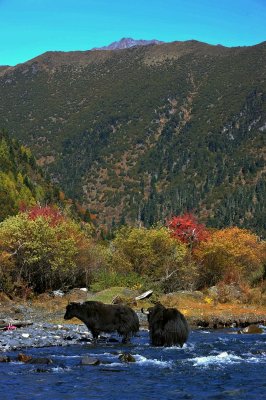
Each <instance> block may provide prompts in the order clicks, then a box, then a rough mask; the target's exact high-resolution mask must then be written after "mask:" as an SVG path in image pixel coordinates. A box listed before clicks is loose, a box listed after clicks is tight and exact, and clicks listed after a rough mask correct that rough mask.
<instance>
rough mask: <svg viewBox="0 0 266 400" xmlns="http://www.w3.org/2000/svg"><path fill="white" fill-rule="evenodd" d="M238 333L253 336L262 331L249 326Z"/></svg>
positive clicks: (254, 326)
mask: <svg viewBox="0 0 266 400" xmlns="http://www.w3.org/2000/svg"><path fill="white" fill-rule="evenodd" d="M238 333H244V334H249V333H250V334H255V333H263V329H262V328H260V327H259V326H257V325H249V326H247V327H246V328H244V329H241V330H240V331H238Z"/></svg>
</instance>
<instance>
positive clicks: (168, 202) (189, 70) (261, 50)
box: [0, 41, 266, 232]
mask: <svg viewBox="0 0 266 400" xmlns="http://www.w3.org/2000/svg"><path fill="white" fill-rule="evenodd" d="M265 44H266V42H262V43H261V44H258V45H256V46H250V47H234V48H228V47H224V46H214V45H208V44H205V43H202V42H197V41H188V42H172V43H163V44H160V45H158V46H157V45H152V46H133V47H130V48H128V49H124V50H121V51H118V52H117V51H105V50H102V51H100V50H98V51H86V52H68V53H64V52H59V53H53V52H48V53H45V54H44V55H41V56H38V57H37V58H35V59H33V60H29V61H28V62H27V63H24V64H20V65H18V66H17V67H12V68H11V69H6V70H4V72H2V74H1V75H0V87H1V92H0V124H1V125H0V126H3V127H4V128H6V129H8V130H9V131H10V133H11V134H12V135H13V136H14V137H16V138H17V139H19V140H20V141H21V142H22V143H25V144H27V145H29V146H31V147H32V148H33V151H34V153H35V154H36V156H37V157H38V159H39V162H41V163H42V164H43V165H44V166H45V168H46V170H47V173H49V174H51V176H52V177H53V180H55V181H56V182H59V183H60V184H62V186H63V190H64V191H65V192H66V193H67V195H69V196H70V197H76V198H78V199H79V200H81V201H82V202H83V203H84V205H85V206H86V207H88V208H90V210H91V211H92V212H94V213H96V214H97V216H98V220H99V221H100V222H102V223H104V222H106V223H108V224H111V223H112V220H114V221H115V222H118V221H124V220H126V221H127V222H132V223H144V224H145V225H151V224H153V223H155V222H156V221H162V220H164V219H165V218H167V217H168V216H169V215H171V214H172V215H173V214H176V213H181V212H183V211H187V210H188V211H191V210H193V211H195V212H196V213H197V214H198V215H199V216H200V217H201V218H202V219H203V220H206V221H207V222H208V223H209V225H211V226H223V225H226V224H227V225H228V224H229V225H230V224H232V223H235V224H239V225H240V226H246V227H249V228H250V227H251V228H252V229H257V228H256V226H258V230H259V231H260V232H263V231H265V230H266V227H265V226H263V222H260V221H259V220H263V218H264V215H265V206H264V205H263V204H262V198H263V196H264V195H265V193H266V189H265V176H264V173H265V159H266V156H265V154H266V150H265V148H266V145H265V134H264V132H265V131H264V130H263V129H264V128H263V127H264V124H266V119H265V115H266V110H265V108H266V101H265V98H266V97H265V96H266V95H265V92H266V88H265V82H266V77H265V67H264V65H265V61H266V46H265ZM44 105H45V106H44ZM154 160H156V162H154ZM264 220H265V219H264Z"/></svg>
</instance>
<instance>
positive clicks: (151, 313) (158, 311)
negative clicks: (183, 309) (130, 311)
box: [141, 303, 165, 321]
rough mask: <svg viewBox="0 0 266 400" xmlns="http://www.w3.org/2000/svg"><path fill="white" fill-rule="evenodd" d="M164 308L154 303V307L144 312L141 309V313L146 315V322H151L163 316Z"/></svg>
mask: <svg viewBox="0 0 266 400" xmlns="http://www.w3.org/2000/svg"><path fill="white" fill-rule="evenodd" d="M164 310H165V307H164V306H163V305H162V304H161V303H156V304H155V306H153V307H149V308H148V309H147V310H146V311H145V310H144V309H143V308H142V309H141V312H142V313H143V314H146V315H147V318H148V321H152V320H153V319H154V317H155V316H156V318H160V315H163V311H164Z"/></svg>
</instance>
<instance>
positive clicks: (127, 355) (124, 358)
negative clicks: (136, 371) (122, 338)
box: [118, 353, 136, 363]
mask: <svg viewBox="0 0 266 400" xmlns="http://www.w3.org/2000/svg"><path fill="white" fill-rule="evenodd" d="M118 358H119V360H120V361H122V362H124V363H131V362H136V359H135V357H134V356H132V354H130V353H122V354H120V355H119V357H118Z"/></svg>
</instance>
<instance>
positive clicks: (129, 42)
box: [92, 38, 164, 50]
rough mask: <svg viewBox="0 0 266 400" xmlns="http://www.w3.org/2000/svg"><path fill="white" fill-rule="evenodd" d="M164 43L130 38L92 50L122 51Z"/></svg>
mask: <svg viewBox="0 0 266 400" xmlns="http://www.w3.org/2000/svg"><path fill="white" fill-rule="evenodd" d="M161 43H164V42H162V41H160V40H156V39H152V40H142V39H140V40H135V39H132V38H122V39H120V40H119V41H117V42H113V43H111V44H109V45H108V46H103V47H95V48H93V49H92V50H122V49H128V48H130V47H135V46H149V45H151V44H161Z"/></svg>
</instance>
